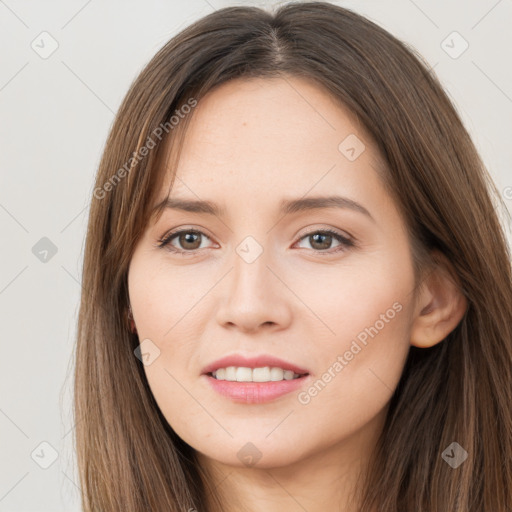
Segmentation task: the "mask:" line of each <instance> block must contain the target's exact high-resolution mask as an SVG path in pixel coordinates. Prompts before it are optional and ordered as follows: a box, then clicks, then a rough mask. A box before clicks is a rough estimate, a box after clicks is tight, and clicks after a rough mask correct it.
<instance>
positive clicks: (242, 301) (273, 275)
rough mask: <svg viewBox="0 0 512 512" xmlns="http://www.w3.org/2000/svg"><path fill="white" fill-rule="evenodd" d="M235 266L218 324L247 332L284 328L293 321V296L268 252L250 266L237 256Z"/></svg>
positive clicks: (225, 290)
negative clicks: (269, 258)
mask: <svg viewBox="0 0 512 512" xmlns="http://www.w3.org/2000/svg"><path fill="white" fill-rule="evenodd" d="M233 263H234V268H233V269H232V270H231V272H230V273H229V275H228V276H226V280H225V286H224V287H223V289H222V296H223V297H222V299H221V300H220V301H219V307H218V309H217V314H216V316H217V322H218V323H219V325H222V326H223V327H227V328H230V329H235V328H236V329H238V330H240V331H241V332H244V333H254V332H257V331H258V330H260V329H263V328H265V329H272V330H281V329H285V328H286V327H287V326H288V325H289V324H290V322H291V318H292V304H291V300H292V298H293V294H292V293H291V292H290V290H289V289H288V288H287V286H286V284H285V282H286V279H284V276H280V275H279V273H280V272H279V270H278V268H277V267H276V265H273V264H272V262H270V261H268V258H267V256H266V253H265V252H263V253H262V254H261V255H260V256H259V257H258V258H257V259H256V260H255V261H253V262H251V263H248V262H247V261H245V260H244V259H243V258H241V257H240V256H239V255H238V254H235V257H234V260H233ZM269 263H270V264H271V265H272V267H271V266H269ZM273 267H276V268H273Z"/></svg>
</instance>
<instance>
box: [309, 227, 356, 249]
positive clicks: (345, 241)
mask: <svg viewBox="0 0 512 512" xmlns="http://www.w3.org/2000/svg"><path fill="white" fill-rule="evenodd" d="M305 239H306V240H308V241H309V244H310V246H311V248H312V249H313V250H315V251H316V252H327V250H328V249H330V248H331V245H332V243H333V240H335V241H337V242H338V246H337V247H336V248H335V249H334V250H331V251H329V253H330V254H332V253H333V252H338V251H340V250H343V249H345V248H347V247H352V246H353V245H354V242H353V241H352V240H350V239H349V238H347V237H344V236H342V235H341V234H340V233H338V232H336V231H333V230H330V229H327V230H318V231H313V232H311V233H308V234H307V235H305V236H303V237H302V238H301V240H305Z"/></svg>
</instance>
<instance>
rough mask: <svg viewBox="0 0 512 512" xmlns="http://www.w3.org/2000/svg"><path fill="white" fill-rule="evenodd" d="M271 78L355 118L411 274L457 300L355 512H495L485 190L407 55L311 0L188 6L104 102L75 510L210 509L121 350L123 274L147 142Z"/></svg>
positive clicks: (409, 375)
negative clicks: (463, 305) (205, 103)
mask: <svg viewBox="0 0 512 512" xmlns="http://www.w3.org/2000/svg"><path fill="white" fill-rule="evenodd" d="M287 75H288V76H301V77H307V78H309V79H312V80H314V81H315V82H316V83H317V84H318V86H319V87H323V88H324V90H327V91H328V92H329V93H331V94H332V96H333V97H334V98H336V99H337V101H339V103H340V105H344V106H345V107H347V108H348V109H349V110H350V111H351V112H352V113H353V114H354V115H355V116H357V119H358V120H359V121H360V122H361V124H362V125H363V126H364V127H365V128H366V130H367V132H368V133H369V135H370V136H371V137H372V140H373V142H374V144H375V145H376V147H377V148H378V150H380V152H381V154H382V157H383V159H384V161H385V163H386V169H385V173H384V176H383V179H384V180H385V184H386V187H387V188H388V189H389V191H390V193H392V194H393V197H394V199H395V201H396V203H397V205H398V206H399V208H400V210H401V212H402V214H403V218H404V219H405V221H406V223H407V229H408V232H409V235H410V241H411V247H412V248H413V252H414V261H415V266H416V269H417V271H418V273H417V275H418V279H421V276H424V275H425V272H426V271H427V269H431V268H433V267H432V265H435V262H434V261H431V258H430V255H431V254H433V252H432V251H433V250H434V249H435V250H437V251H440V252H442V253H443V254H444V255H445V256H446V258H447V259H448V260H449V261H450V262H451V264H452V265H453V271H454V272H455V274H456V276H455V277H456V279H457V282H458V283H459V285H460V289H461V291H462V293H463V294H464V296H465V297H466V299H467V302H468V308H467V311H466V313H465V315H464V317H463V319H462V321H461V322H460V324H459V325H458V326H457V328H456V329H454V330H453V331H452V332H451V333H450V335H449V336H447V338H446V339H445V340H443V341H442V342H441V343H439V344H437V345H435V346H434V347H432V348H429V349H419V348H415V347H411V349H410V353H409V356H408V359H407V361H406V365H405V368H404V371H403V376H402V378H401V380H400V383H399V385H398V387H397V389H396V391H395V393H394V395H393V397H392V400H391V404H390V408H389V413H388V417H387V421H386V425H385V428H384V430H383V432H382V435H381V437H380V439H379V443H378V446H377V449H376V451H375V453H374V460H373V462H372V465H371V467H370V468H369V471H368V473H367V475H366V477H365V478H364V479H361V481H360V483H361V503H362V505H361V510H362V511H369V510H371V509H372V507H373V508H375V510H378V511H379V512H380V511H382V512H384V511H386V512H397V511H407V512H412V511H414V512H427V511H428V512H432V511H445V510H451V511H466V512H483V511H489V512H491V511H492V512H502V511H503V512H504V511H507V510H508V511H510V510H511V508H512V437H511V436H512V282H511V265H510V261H511V258H510V249H509V247H508V246H507V242H506V238H505V235H504V231H503V227H502V226H501V225H500V222H499V218H498V216H497V213H496V208H497V207H502V208H503V209H504V210H505V208H504V205H503V201H502V199H501V198H500V196H499V194H498V192H497V190H496V188H495V186H494V184H493V182H492V179H491V178H490V176H489V174H488V172H487V170H486V169H485V167H484V165H483V163H482V160H481V158H480V157H479V155H478V154H477V151H476V149H475V147H474V145H473V143H472V141H471V139H470V136H469V135H468V132H467V131H466V129H465V128H464V126H463V124H462V122H461V120H460V118H459V116H458V114H457V112H456V110H455V108H454V106H453V105H452V103H451V102H450V100H449V99H448V97H447V94H446V93H445V92H444V90H443V88H442V86H441V85H440V83H439V81H438V79H437V78H436V76H435V75H434V74H433V73H432V72H431V70H430V69H429V67H428V65H427V64H426V63H425V62H424V61H423V59H422V57H421V56H420V55H418V54H417V53H416V52H415V51H414V50H412V49H411V48H410V47H408V46H407V45H405V44H404V43H402V42H401V41H399V40H397V39H396V38H395V37H393V36H392V35H390V34H389V33H388V32H386V31H385V30H384V29H382V28H380V27H379V26H378V25H376V24H374V23H373V22H371V21H369V20H368V19H366V18H364V17H363V16H361V15H358V14H356V13H355V12H352V11H351V10H348V9H345V8H342V7H339V6H336V5H332V4H329V3H324V2H308V3H290V4H285V5H283V6H281V7H280V8H278V9H276V11H275V12H272V13H271V12H268V11H265V10H262V9H260V8H256V7H241V6H240V7H229V8H224V9H220V10H217V11H216V12H214V13H212V14H210V15H208V16H206V17H204V18H202V19H200V20H198V21H197V22H195V23H193V24H192V25H190V26H189V27H188V28H186V29H185V30H183V31H182V32H180V33H179V34H178V35H176V36H175V37H173V38H172V39H171V40H170V41H169V42H168V43H167V44H165V46H164V47H163V48H162V49H161V50H159V51H158V53H157V54H156V55H155V56H154V57H153V59H152V60H151V61H150V62H149V64H148V65H147V66H146V67H145V69H144V70H143V71H142V72H141V73H140V75H139V76H138V77H137V78H136V80H135V81H134V83H133V84H132V85H131V87H130V89H129V91H128V93H127V95H126V97H125V99H124V101H123V103H122V105H121V107H120V109H119V111H118V113H117V116H116V118H115V121H114V124H113V126H112V129H111V132H110V135H109V137H108V140H107V143H106V147H105V150H104V153H103V157H102V160H101V163H100V166H99V170H98V173H97V177H96V183H95V189H94V193H93V197H92V198H91V201H92V202H91V209H90V216H89V224H88V230H87V239H86V246H85V255H84V263H83V292H82V297H81V305H80V314H79V320H78V333H77V335H78V340H77V347H76V370H75V372H76V373H75V402H74V405H75V409H74V414H75V419H76V434H75V436H76V440H75V442H76V450H77V459H78V467H79V477H80V483H81V493H82V496H81V497H82V503H83V509H84V511H86V512H90V511H102V512H107V511H116V512H118V511H119V510H127V511H130V512H137V511H140V512H142V511H144V512H146V511H148V510H155V511H162V510H168V511H178V510H188V509H189V508H195V509H197V510H211V509H212V506H211V505H210V504H211V503H213V501H214V498H215V489H213V486H212V484H211V481H210V479H209V478H208V477H207V476H206V475H205V474H204V471H203V469H202V468H201V467H200V466H199V465H198V464H197V460H196V457H195V453H194V450H193V449H192V448H191V447H190V446H188V445H187V444H186V443H184V442H183V441H182V440H181V439H180V438H179V437H178V436H177V435H176V434H175V433H174V432H173V430H172V428H171V427H170V426H169V424H168V423H167V422H166V420H165V418H164V417H163V415H162V413H161V412H160V410H159V408H158V406H157V404H156V402H155V400H154V398H153V396H152V393H151V390H150V388H149V386H148V383H147V381H146V378H145V374H144V369H143V365H142V363H141V361H140V360H139V359H138V358H137V357H135V355H134V350H135V349H136V348H137V346H138V345H139V343H140V342H141V341H142V340H139V339H138V337H137V335H136V334H132V333H131V332H130V330H129V323H128V322H127V318H126V312H127V308H128V304H129V301H128V290H127V271H128V266H129V263H130V259H131V255H132V254H133V250H134V247H135V244H136V242H137V240H138V239H139V237H140V236H141V234H142V233H143V231H144V229H145V227H146V225H147V222H148V220H149V216H150V209H151V206H152V204H153V201H154V199H155V194H156V192H157V190H158V189H159V187H160V186H161V184H162V183H163V181H162V180H163V169H164V167H165V166H163V165H160V163H161V159H162V158H163V156H162V155H163V154H164V151H163V150H162V147H164V145H163V144H162V141H164V140H167V141H169V142H170V143H171V147H172V148H173V154H175V155H179V150H180V147H181V144H180V140H182V137H183V136H184V134H185V132H186V126H187V124H188V122H189V120H190V117H191V116H192V115H193V108H194V105H195V104H197V102H198V101H200V99H201V97H202V96H204V95H205V94H206V93H207V92H208V91H211V90H212V89H213V88H214V87H216V86H218V85H220V84H222V83H224V82H226V81H227V80H230V79H234V78H251V77H277V76H281V77H286V76H287ZM194 102H196V103H194ZM186 105H188V108H185V106H186ZM189 111H190V112H189ZM187 112H189V113H188V114H187ZM173 116H174V117H173ZM178 118H179V119H178ZM177 120H178V121H179V122H178V121H177ZM171 168H174V167H172V166H171ZM493 196H494V201H493ZM495 202H496V204H495ZM452 442H457V443H458V444H459V445H460V446H461V447H463V448H464V450H465V451H467V453H468V458H467V460H466V461H465V462H464V463H463V464H461V465H460V466H459V467H458V468H456V469H453V468H452V467H451V466H450V465H449V464H447V463H446V462H445V460H443V457H442V453H443V451H444V450H445V449H446V448H447V447H449V446H450V444H451V443H452ZM219 503H220V502H219Z"/></svg>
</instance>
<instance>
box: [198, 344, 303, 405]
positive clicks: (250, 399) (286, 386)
mask: <svg viewBox="0 0 512 512" xmlns="http://www.w3.org/2000/svg"><path fill="white" fill-rule="evenodd" d="M228 366H237V367H240V366H243V367H245V368H262V367H265V366H270V367H271V368H272V367H274V368H276V367H277V368H282V369H283V370H292V371H293V372H295V373H298V374H300V375H302V376H301V377H300V378H298V379H293V380H281V381H275V382H237V381H227V380H217V379H216V378H215V377H212V376H211V375H209V374H210V373H211V372H213V371H215V370H217V369H219V368H227V367H228ZM202 378H205V379H207V380H208V383H209V384H210V386H212V388H213V389H214V390H215V391H216V392H217V393H220V394H221V395H223V396H225V397H227V398H230V399H231V400H232V401H234V402H239V403H246V404H258V403H265V402H270V401H272V400H275V399H277V398H279V397H281V396H283V395H286V394H288V393H291V392H292V391H296V390H297V389H298V388H300V387H301V386H303V385H304V384H305V382H306V381H309V380H310V379H309V372H308V371H307V370H305V369H304V368H301V367H299V366H297V365H295V364H292V363H289V362H287V361H284V360H282V359H279V358H277V357H273V356H268V355H264V354H263V355H259V356H255V357H244V356H241V355H236V354H235V355H231V356H227V357H223V358H222V359H218V360H217V361H214V362H213V363H211V364H209V365H207V366H206V367H205V368H203V370H202Z"/></svg>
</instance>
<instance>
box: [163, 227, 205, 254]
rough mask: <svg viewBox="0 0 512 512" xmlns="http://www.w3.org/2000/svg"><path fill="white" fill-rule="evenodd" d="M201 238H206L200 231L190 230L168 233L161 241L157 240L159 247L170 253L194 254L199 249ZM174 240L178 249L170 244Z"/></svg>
mask: <svg viewBox="0 0 512 512" xmlns="http://www.w3.org/2000/svg"><path fill="white" fill-rule="evenodd" d="M202 237H204V238H208V237H207V236H206V235H205V234H204V233H202V232H201V231H195V230H191V229H183V230H181V231H175V232H173V233H169V234H168V235H166V236H165V237H164V238H163V239H161V240H159V242H160V243H159V247H167V249H168V250H169V251H171V252H178V253H182V254H185V253H187V252H194V251H196V250H198V249H201V242H202ZM174 239H176V241H177V244H178V247H176V245H174V244H173V243H172V241H173V240H174Z"/></svg>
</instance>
